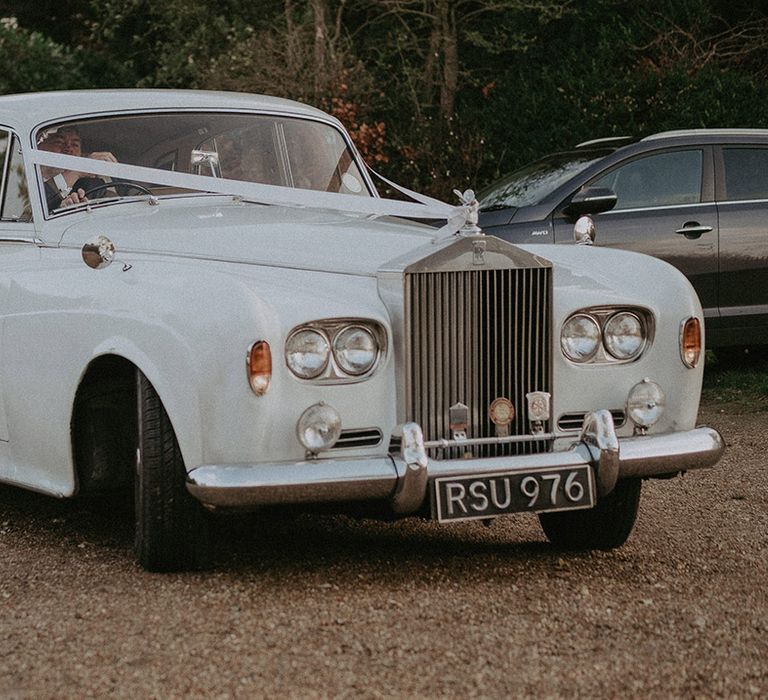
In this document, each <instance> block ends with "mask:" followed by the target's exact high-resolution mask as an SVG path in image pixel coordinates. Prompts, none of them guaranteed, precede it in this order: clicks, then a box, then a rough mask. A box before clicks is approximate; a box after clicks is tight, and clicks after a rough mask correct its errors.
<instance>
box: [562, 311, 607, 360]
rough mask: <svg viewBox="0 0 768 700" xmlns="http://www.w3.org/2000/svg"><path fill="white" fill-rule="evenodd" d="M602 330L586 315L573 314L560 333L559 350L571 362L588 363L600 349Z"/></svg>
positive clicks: (589, 315) (594, 319) (593, 319)
mask: <svg viewBox="0 0 768 700" xmlns="http://www.w3.org/2000/svg"><path fill="white" fill-rule="evenodd" d="M601 339H602V330H601V328H600V323H599V322H598V320H597V319H596V318H595V317H594V316H592V315H591V314H587V313H577V314H573V315H572V316H570V318H568V319H567V320H566V322H565V323H564V324H563V328H562V330H561V331H560V348H561V349H562V351H563V355H565V356H566V357H567V358H568V359H569V360H571V361H573V362H589V361H590V360H591V359H592V358H593V357H594V356H595V354H596V353H597V351H598V350H599V348H600V342H601Z"/></svg>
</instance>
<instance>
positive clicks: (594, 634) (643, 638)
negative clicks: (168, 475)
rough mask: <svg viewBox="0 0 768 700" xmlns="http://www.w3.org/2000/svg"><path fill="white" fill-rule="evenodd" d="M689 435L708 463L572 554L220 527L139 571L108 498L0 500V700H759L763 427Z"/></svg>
mask: <svg viewBox="0 0 768 700" xmlns="http://www.w3.org/2000/svg"><path fill="white" fill-rule="evenodd" d="M702 422H706V423H708V424H710V425H714V426H715V427H717V428H719V429H720V430H721V432H722V433H723V434H724V435H725V437H726V441H727V442H728V445H729V450H728V452H727V453H726V457H725V459H724V461H723V462H721V464H720V466H719V467H717V468H715V469H713V470H709V471H703V472H694V473H691V474H688V475H686V476H685V477H683V478H678V479H675V480H672V481H650V482H645V484H644V487H643V498H642V501H641V510H640V515H639V519H638V523H637V525H636V526H635V530H634V532H633V534H632V536H631V537H630V540H629V542H628V543H627V544H626V545H625V546H624V547H622V548H621V549H619V550H616V551H613V552H599V553H592V554H579V555H571V556H563V555H562V554H558V553H557V552H555V551H553V550H552V549H551V548H550V547H549V546H548V545H547V544H546V542H545V540H544V537H543V535H542V533H541V531H540V529H539V527H538V522H537V521H536V519H535V518H533V517H529V516H523V517H515V518H508V519H502V520H499V521H497V522H496V523H494V524H493V525H492V526H491V527H489V528H486V527H484V526H482V525H479V524H457V525H454V526H448V527H446V526H437V525H436V524H434V523H429V522H421V521H416V520H409V521H401V522H398V523H394V524H385V523H378V522H374V521H367V520H365V521H356V520H352V519H348V518H345V517H332V516H300V517H297V518H294V519H281V520H278V521H274V520H272V521H263V520H261V521H260V520H253V519H251V518H240V519H237V520H226V521H224V522H219V523H218V524H217V530H218V533H217V535H218V537H217V539H218V555H217V565H216V568H215V569H214V570H213V571H211V572H207V573H200V574H183V575H161V574H149V573H146V572H144V571H142V570H140V569H139V568H138V567H137V566H136V565H135V564H134V562H133V557H132V553H131V523H130V515H129V512H128V510H127V509H126V508H124V507H122V506H121V505H120V504H116V503H111V504H106V505H104V504H97V503H87V502H71V503H70V502H57V501H54V500H52V499H48V498H45V497H43V496H38V495H35V494H30V493H27V492H23V491H19V490H16V489H12V488H7V487H0V562H1V563H0V621H1V622H0V698H54V697H56V698H69V697H71V698H74V697H131V698H135V697H157V698H168V697H182V696H194V697H222V698H228V697H243V698H245V697H253V696H274V695H277V694H281V695H284V696H288V697H301V698H306V697H330V696H334V697H336V696H341V697H345V696H346V697H352V696H354V697H425V696H426V697H467V696H470V697H501V696H530V697H533V696H536V697H576V696H579V697H587V696H590V695H592V696H598V697H606V698H614V697H619V696H623V695H631V696H640V695H642V696H644V697H651V698H655V697H658V698H662V697H663V698H666V697H683V698H708V697H728V698H731V697H740V698H742V697H751V696H754V697H760V698H764V697H768V593H767V592H766V591H768V465H767V464H766V453H765V450H764V448H761V447H760V445H761V444H762V443H763V442H764V437H763V436H764V434H765V427H766V423H767V422H768V414H766V413H747V412H745V413H736V412H733V411H732V410H729V409H726V410H725V411H723V410H722V409H720V408H718V407H717V406H714V405H707V406H705V407H704V410H703V412H702Z"/></svg>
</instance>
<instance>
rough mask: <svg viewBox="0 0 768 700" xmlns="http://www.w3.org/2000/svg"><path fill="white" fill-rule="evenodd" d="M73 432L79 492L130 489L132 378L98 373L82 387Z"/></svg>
mask: <svg viewBox="0 0 768 700" xmlns="http://www.w3.org/2000/svg"><path fill="white" fill-rule="evenodd" d="M116 374H117V373H116ZM72 431H73V444H74V457H75V464H76V465H77V487H78V492H79V493H80V494H94V493H102V492H107V491H122V490H125V491H126V492H129V488H130V486H131V484H132V474H133V466H134V462H135V460H136V382H135V380H133V381H132V380H131V378H130V377H127V376H125V377H123V376H109V375H99V376H98V377H97V378H96V379H95V380H94V381H91V382H89V383H87V384H86V385H84V386H83V387H81V389H80V390H79V391H78V392H77V396H76V397H75V409H74V414H73V422H72Z"/></svg>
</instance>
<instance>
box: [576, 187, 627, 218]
mask: <svg viewBox="0 0 768 700" xmlns="http://www.w3.org/2000/svg"><path fill="white" fill-rule="evenodd" d="M615 206H616V193H615V192H614V191H613V190H612V189H611V188H610V187H587V188H585V189H582V190H579V191H578V192H577V193H576V194H575V195H573V197H571V201H570V202H569V203H568V206H567V207H565V209H564V212H565V214H566V216H573V217H579V216H586V215H587V214H592V215H594V214H600V213H601V212H604V211H608V210H609V209H613V208H614V207H615Z"/></svg>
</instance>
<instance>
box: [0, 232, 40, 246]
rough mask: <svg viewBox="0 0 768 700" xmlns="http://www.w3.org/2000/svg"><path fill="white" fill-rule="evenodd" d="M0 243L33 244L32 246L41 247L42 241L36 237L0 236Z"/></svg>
mask: <svg viewBox="0 0 768 700" xmlns="http://www.w3.org/2000/svg"><path fill="white" fill-rule="evenodd" d="M0 243H33V244H34V245H42V244H43V241H41V240H40V239H39V238H37V237H36V236H3V235H2V234H0Z"/></svg>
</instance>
